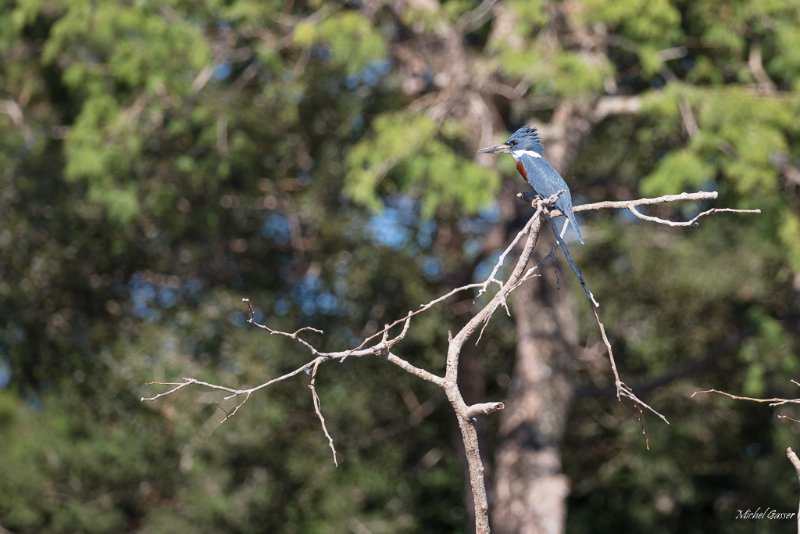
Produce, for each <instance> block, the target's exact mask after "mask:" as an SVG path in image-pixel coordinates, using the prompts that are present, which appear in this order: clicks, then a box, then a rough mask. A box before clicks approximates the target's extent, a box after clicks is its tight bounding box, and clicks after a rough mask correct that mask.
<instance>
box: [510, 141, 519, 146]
mask: <svg viewBox="0 0 800 534" xmlns="http://www.w3.org/2000/svg"><path fill="white" fill-rule="evenodd" d="M508 144H509V145H510V146H514V145H516V144H517V142H516V141H509V142H508Z"/></svg>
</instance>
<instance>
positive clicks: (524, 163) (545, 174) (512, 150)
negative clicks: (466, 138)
mask: <svg viewBox="0 0 800 534" xmlns="http://www.w3.org/2000/svg"><path fill="white" fill-rule="evenodd" d="M479 152H484V153H490V154H494V153H498V152H499V153H501V154H511V155H512V156H513V157H514V160H515V161H516V162H517V170H518V171H519V173H520V174H521V175H522V177H523V178H524V179H525V180H527V181H528V184H529V185H530V186H531V187H532V188H533V190H534V191H535V192H536V194H537V195H539V196H541V197H542V198H548V197H549V196H551V195H554V194H556V193H558V192H559V191H563V192H562V193H561V195H560V196H559V197H558V200H556V207H557V208H558V209H559V210H561V213H563V214H564V215H565V216H566V217H567V219H569V222H570V224H572V226H573V227H574V228H575V233H577V234H578V240H579V241H580V242H581V244H583V236H582V235H581V229H580V228H579V227H578V222H577V221H576V220H575V214H574V213H573V212H572V196H571V195H570V193H569V187H567V182H565V181H564V178H562V177H561V175H560V174H558V171H557V170H555V169H554V168H553V166H552V165H551V164H550V162H549V161H547V160H546V159H545V158H544V156H543V155H542V153H543V152H544V146H542V140H541V138H540V137H539V132H538V131H536V128H533V127H531V126H523V127H522V128H520V129H519V130H517V131H516V132H514V133H513V134H511V137H509V138H508V140H507V141H506V142H505V143H500V144H499V145H494V146H487V147H485V148H481V149H480V150H479ZM522 196H523V197H524V198H526V199H528V200H532V199H533V196H532V195H531V194H530V193H527V194H526V193H523V195H522Z"/></svg>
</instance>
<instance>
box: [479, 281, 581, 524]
mask: <svg viewBox="0 0 800 534" xmlns="http://www.w3.org/2000/svg"><path fill="white" fill-rule="evenodd" d="M532 286H535V287H533V288H525V289H522V290H520V291H518V292H517V293H515V294H514V295H513V296H512V305H513V310H514V316H515V320H516V325H517V358H516V366H515V370H514V375H513V376H514V378H513V380H512V383H511V390H510V392H509V397H508V403H507V406H506V410H505V411H504V412H503V421H502V424H501V427H500V442H499V446H498V450H497V458H496V467H495V469H496V473H495V499H496V501H495V503H494V509H493V523H494V525H495V530H496V531H497V532H499V533H515V534H520V533H522V534H524V533H558V532H563V530H564V524H565V521H566V497H567V495H568V494H569V482H568V480H567V478H566V476H565V475H564V474H563V473H562V471H561V459H560V457H559V448H560V445H561V440H562V437H563V434H564V429H565V427H566V423H567V414H568V411H569V407H570V403H571V401H572V395H573V387H574V386H573V384H572V376H571V375H572V370H573V361H574V353H575V349H574V346H575V343H574V340H575V337H576V321H575V300H574V298H573V296H572V295H571V292H570V291H569V290H568V289H567V288H566V287H565V288H562V289H560V290H559V289H557V288H556V287H555V283H554V281H552V280H542V279H540V280H539V281H538V283H535V284H532Z"/></svg>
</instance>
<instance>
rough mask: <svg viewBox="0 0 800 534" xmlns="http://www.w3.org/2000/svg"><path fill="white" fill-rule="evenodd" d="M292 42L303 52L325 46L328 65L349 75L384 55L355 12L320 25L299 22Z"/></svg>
mask: <svg viewBox="0 0 800 534" xmlns="http://www.w3.org/2000/svg"><path fill="white" fill-rule="evenodd" d="M293 38H294V42H295V44H296V45H297V46H299V47H303V48H307V47H310V46H312V45H319V44H325V45H328V46H329V47H330V51H331V59H332V61H333V62H334V63H336V64H338V65H341V66H342V67H344V69H345V71H346V72H347V73H348V74H351V75H352V74H356V73H357V72H359V71H360V70H361V69H363V68H364V67H365V66H366V65H367V64H368V63H369V62H370V61H376V60H379V59H383V58H384V56H385V55H386V47H385V44H384V41H383V39H382V37H381V35H380V34H379V33H378V32H376V31H375V29H374V28H373V27H372V25H371V24H370V22H369V21H368V20H367V19H366V18H364V17H363V16H362V15H361V14H360V13H358V12H355V11H344V12H341V13H335V14H333V15H331V16H329V17H325V18H324V19H323V20H322V22H315V21H307V22H305V21H304V22H300V23H299V24H298V25H297V26H296V27H295V29H294V35H293Z"/></svg>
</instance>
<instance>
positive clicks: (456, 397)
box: [141, 192, 800, 532]
mask: <svg viewBox="0 0 800 534" xmlns="http://www.w3.org/2000/svg"><path fill="white" fill-rule="evenodd" d="M716 197H717V194H716V193H713V192H712V193H704V192H700V193H682V194H680V195H666V196H663V197H657V198H643V199H636V200H629V201H620V202H599V203H595V204H585V205H583V206H576V207H575V211H587V210H594V209H607V208H611V209H616V208H624V209H629V210H631V212H632V213H634V214H638V215H637V216H640V218H643V219H645V220H650V221H653V222H658V223H660V224H669V225H673V226H689V225H692V224H695V223H696V221H697V220H698V219H700V218H701V217H704V216H707V215H711V214H714V213H720V212H737V213H758V212H759V211H758V210H734V209H727V208H722V209H716V208H715V209H710V210H707V211H705V212H703V213H701V214H699V215H697V216H695V217H694V218H693V219H692V220H690V221H686V222H679V223H676V222H674V221H666V220H664V219H659V218H657V217H650V216H647V215H643V214H641V213H639V212H638V210H636V207H637V206H642V205H652V204H659V203H663V202H674V201H679V200H701V199H710V198H716ZM557 198H558V194H556V195H553V196H552V197H550V198H548V199H544V200H542V199H538V200H536V201H535V202H533V206H534V207H535V208H536V209H535V212H534V214H533V215H532V216H531V218H530V220H529V221H528V222H527V224H526V225H525V227H524V228H523V229H522V230H521V231H520V232H519V233H518V234H517V235H516V236H515V237H514V238H513V239H512V240H511V242H510V243H509V245H508V246H507V247H506V248H505V250H504V251H503V252H502V253H501V254H500V256H499V257H498V260H497V262H496V263H495V265H494V267H493V269H492V271H491V273H490V274H489V276H488V277H487V278H486V279H485V280H484V281H483V282H480V283H473V284H467V285H464V286H461V287H458V288H455V289H453V290H451V291H449V292H448V293H446V294H444V295H442V296H439V297H437V298H435V299H433V300H431V301H429V302H427V303H426V304H423V305H421V306H420V307H419V309H417V310H414V311H409V312H408V313H407V314H406V315H405V316H404V317H401V318H400V319H397V320H395V321H394V322H391V323H388V324H386V325H384V328H383V329H382V330H380V331H378V332H375V333H374V334H372V335H371V336H369V337H367V338H366V339H365V340H363V341H362V342H361V344H359V345H358V346H357V347H355V348H351V349H347V350H342V351H335V352H323V351H320V350H319V349H318V348H317V347H315V346H314V345H313V344H312V343H311V342H309V341H306V340H305V339H303V338H302V337H301V335H302V334H304V333H306V332H311V333H316V334H323V332H322V331H321V330H318V329H316V328H311V327H303V328H300V329H298V330H295V331H294V332H284V331H281V330H276V329H273V328H270V327H269V326H267V325H266V324H263V323H260V322H258V321H256V319H255V311H254V309H253V306H252V303H251V302H250V299H247V298H243V299H242V301H243V302H244V303H245V304H246V305H247V310H248V319H247V320H248V322H249V323H250V324H252V325H254V326H255V327H257V328H260V329H262V330H265V331H266V332H268V333H269V334H270V335H278V336H282V337H286V338H289V339H292V340H294V341H295V342H297V343H298V344H299V345H301V346H302V347H303V348H305V349H306V350H307V351H308V352H309V353H310V354H311V356H312V359H310V360H309V361H307V362H306V363H304V364H302V365H301V366H299V367H296V368H294V369H293V370H291V371H289V372H287V373H284V374H283V375H281V376H278V377H275V378H272V379H270V380H267V381H265V382H263V383H261V384H259V385H256V386H253V387H249V388H232V387H228V386H221V385H218V384H213V383H210V382H206V381H203V380H198V379H195V378H182V379H181V380H182V381H180V382H149V383H148V384H149V385H161V386H169V389H168V390H166V391H164V392H161V393H158V394H156V395H153V396H150V397H142V399H141V400H142V401H155V400H157V399H160V398H161V397H165V396H167V395H171V394H173V393H177V392H178V391H180V390H182V389H184V388H186V387H187V386H190V385H198V386H201V387H204V388H207V389H212V390H217V391H221V392H224V393H225V394H226V395H225V396H224V399H225V400H230V399H234V398H238V399H241V400H240V401H239V403H238V404H237V405H236V407H235V408H234V409H233V410H231V411H230V412H227V411H226V416H225V418H224V419H223V420H222V422H224V421H226V420H228V419H230V418H231V417H233V416H234V415H235V414H236V412H237V411H238V410H239V408H241V407H242V406H243V405H244V404H245V403H246V402H247V401H248V400H249V399H250V397H251V396H252V394H253V393H255V392H257V391H260V390H262V389H265V388H267V387H269V386H271V385H273V384H275V383H277V382H282V381H285V380H288V379H290V378H293V377H295V376H297V375H299V374H301V373H308V374H310V375H311V380H310V383H309V389H310V390H311V395H312V401H313V405H314V412H315V414H316V415H317V418H318V419H319V421H320V426H321V427H322V431H323V433H324V435H325V437H326V439H327V440H328V447H329V448H330V449H331V452H332V454H333V461H334V464H336V465H338V458H337V452H336V448H335V445H334V441H333V438H332V437H331V434H330V432H329V430H328V428H327V424H326V421H325V417H324V416H323V414H322V409H321V403H320V398H319V395H318V393H317V389H316V384H317V382H316V379H317V371H318V369H319V367H320V366H321V365H322V364H323V363H325V362H327V361H330V360H339V361H343V360H344V359H346V358H350V357H369V356H377V357H379V358H382V359H385V360H387V361H389V362H390V363H392V364H394V365H396V366H397V367H399V368H400V369H402V370H403V371H405V372H407V373H409V374H411V375H414V376H416V377H418V378H420V379H422V380H425V381H427V382H430V383H432V384H434V385H436V386H437V387H439V388H441V389H442V390H443V391H444V393H445V395H446V397H447V399H448V401H449V402H450V404H451V406H452V408H453V411H454V412H455V414H456V416H457V419H458V423H459V429H460V430H461V436H462V440H463V442H464V448H465V450H466V456H467V463H468V466H469V476H470V485H471V487H472V493H473V499H474V503H475V515H476V531H477V532H489V523H488V500H487V496H486V488H485V481H484V478H483V464H482V461H481V458H480V453H479V449H478V436H477V430H476V428H475V424H474V423H475V421H474V419H475V418H476V417H478V416H480V415H489V414H492V413H495V412H497V411H500V410H502V409H504V405H503V403H501V402H482V403H478V404H473V405H471V406H468V405H467V404H466V403H465V402H464V399H463V396H462V394H461V391H460V390H459V387H458V379H457V373H458V364H459V359H460V356H461V352H462V349H463V347H464V343H465V342H466V341H467V340H468V339H470V338H471V337H473V336H474V335H475V333H476V332H478V331H479V332H480V333H479V335H478V341H479V340H480V337H481V335H482V333H483V330H484V329H485V328H486V325H487V324H488V322H489V320H490V319H491V317H492V316H493V315H494V313H495V312H496V311H497V309H498V308H500V307H503V308H505V309H506V310H507V311H508V305H507V299H508V296H509V295H510V294H511V292H512V291H514V290H515V289H517V288H519V287H520V286H521V285H522V284H523V283H524V282H525V281H527V280H530V279H531V278H533V277H534V276H538V274H537V273H536V271H537V270H538V269H539V265H533V266H531V267H528V264H529V263H530V259H531V256H532V254H533V251H534V249H535V248H536V245H537V243H538V239H539V233H540V231H541V227H542V220H543V218H549V217H550V216H552V215H557V214H559V212H558V210H556V209H551V210H548V206H552V204H553V203H554V202H555V201H556V200H557ZM565 228H566V227H565ZM555 234H556V238H557V239H558V238H559V235H558V232H555ZM523 237H525V243H524V245H523V246H522V250H521V252H520V254H519V256H518V258H517V260H516V263H515V264H514V267H513V269H512V271H511V273H510V274H509V275H508V277H507V278H506V279H505V280H504V281H503V280H502V278H501V277H499V273H500V271H501V269H502V267H503V265H504V264H505V261H506V259H507V258H508V256H509V255H510V254H511V252H512V250H513V249H514V248H515V247H516V246H517V245H518V244H519V242H520V241H522V238H523ZM562 248H566V246H564V247H562ZM554 251H555V248H554V249H553V250H551V251H550V253H549V254H548V255H547V257H546V258H550V257H552V256H553V254H554ZM565 253H566V254H567V257H568V261H569V262H570V265H571V266H572V267H573V270H576V272H579V271H578V270H577V266H575V265H574V262H572V259H571V257H569V254H568V252H566V251H565ZM546 258H545V259H546ZM580 278H581V277H580V276H579V279H580ZM491 285H497V286H498V288H499V289H498V290H497V292H496V293H494V295H492V297H491V298H489V300H488V301H487V302H486V303H485V304H483V307H482V308H481V309H480V310H478V311H477V312H476V313H475V315H474V316H473V317H472V318H471V319H470V320H469V321H468V322H467V324H466V325H464V327H462V328H461V330H459V331H458V332H457V333H456V334H455V335H453V334H452V333H451V332H449V331H448V337H447V339H448V350H447V355H446V362H445V375H444V377H442V376H438V375H436V374H434V373H431V372H430V371H427V370H425V369H422V368H420V367H417V366H415V365H413V364H411V363H410V362H409V361H408V360H407V359H405V358H403V357H401V356H399V355H398V354H396V353H395V352H393V350H392V349H393V347H394V346H396V345H397V344H398V343H400V342H401V341H403V339H405V337H406V335H407V334H408V331H409V328H410V324H411V320H412V318H413V317H415V316H417V315H419V314H421V313H424V312H425V311H427V310H429V309H431V308H432V307H434V306H436V305H438V304H440V303H442V302H444V301H445V300H447V299H448V298H450V297H452V296H454V295H456V294H457V293H460V292H464V291H468V290H478V291H477V295H476V296H481V295H483V294H484V293H486V291H487V290H488V288H489V286H491ZM582 285H584V290H585V291H586V293H587V298H588V300H589V302H590V303H591V304H592V311H593V313H594V317H595V320H596V322H597V325H598V328H599V330H600V334H601V337H602V339H603V343H604V344H605V347H606V350H607V352H608V357H609V362H610V365H611V371H612V374H613V376H614V383H615V389H616V393H617V398H618V399H619V400H622V399H623V398H626V399H628V400H630V401H632V402H633V403H634V405H635V407H636V408H637V410H639V420H640V422H641V423H642V432H643V435H644V437H645V442H646V443H647V434H646V433H645V431H644V423H643V420H642V410H643V409H645V410H648V411H650V412H651V413H653V414H655V415H656V416H658V417H659V418H660V419H661V420H663V421H664V422H665V423H667V424H669V421H667V419H666V418H665V417H664V416H663V415H661V414H660V413H659V412H657V411H656V410H655V409H654V408H652V407H651V406H649V405H648V404H646V403H645V402H643V401H642V400H641V399H640V398H639V397H637V396H636V394H635V393H634V392H633V391H632V390H631V388H629V387H628V386H627V385H626V384H625V383H624V382H623V381H622V380H621V378H620V375H619V371H618V369H617V365H616V362H615V360H614V352H613V348H612V346H611V342H610V341H609V339H608V336H607V334H606V330H605V326H604V325H603V323H602V322H601V321H600V316H599V315H598V313H597V309H596V308H597V306H598V304H597V301H596V300H595V299H594V296H593V295H592V294H591V292H590V291H588V288H586V287H585V284H582ZM400 324H402V325H403V326H402V329H401V331H400V332H399V333H397V334H395V335H393V334H392V331H393V329H394V328H395V327H397V326H399V325H400ZM798 385H800V383H799V384H798ZM707 392H714V393H719V394H723V395H728V396H730V397H732V398H738V399H743V400H755V401H757V402H771V403H775V404H774V405H778V404H784V403H800V399H749V398H747V397H737V396H734V395H730V394H727V393H724V392H720V391H716V390H709V391H707Z"/></svg>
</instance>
